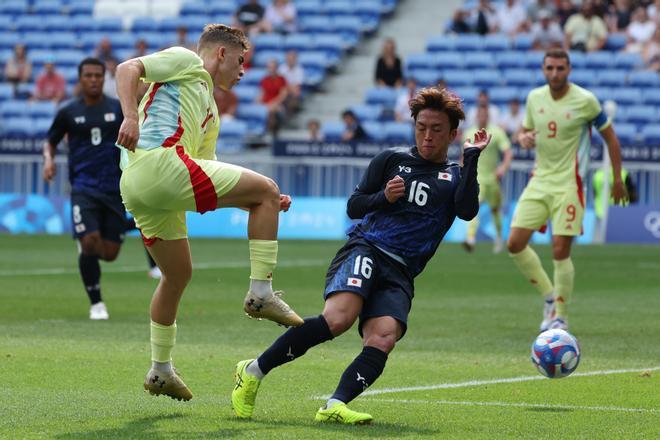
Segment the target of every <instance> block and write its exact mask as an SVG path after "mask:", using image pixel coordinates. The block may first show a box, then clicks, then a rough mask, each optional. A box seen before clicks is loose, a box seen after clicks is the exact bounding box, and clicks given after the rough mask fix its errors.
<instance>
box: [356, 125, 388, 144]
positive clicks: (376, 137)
mask: <svg viewBox="0 0 660 440" xmlns="http://www.w3.org/2000/svg"><path fill="white" fill-rule="evenodd" d="M384 124H386V123H385V122H383V123H381V122H375V121H365V122H363V123H362V128H364V131H365V132H366V133H367V136H369V139H370V140H372V141H375V142H382V141H384V140H385V137H386V135H385V130H384V128H383V126H384Z"/></svg>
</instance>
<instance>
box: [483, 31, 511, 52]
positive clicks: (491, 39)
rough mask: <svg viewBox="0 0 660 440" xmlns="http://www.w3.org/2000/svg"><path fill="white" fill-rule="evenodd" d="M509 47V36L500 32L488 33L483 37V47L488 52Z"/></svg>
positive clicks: (499, 50)
mask: <svg viewBox="0 0 660 440" xmlns="http://www.w3.org/2000/svg"><path fill="white" fill-rule="evenodd" d="M510 47H511V41H510V40H509V37H507V36H506V35H502V34H489V35H486V37H485V38H484V45H483V48H484V50H486V51H489V52H501V51H508V50H509V49H510Z"/></svg>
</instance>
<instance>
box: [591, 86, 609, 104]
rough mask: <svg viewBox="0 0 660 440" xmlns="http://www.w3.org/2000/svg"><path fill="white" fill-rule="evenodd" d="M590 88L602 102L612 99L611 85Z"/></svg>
mask: <svg viewBox="0 0 660 440" xmlns="http://www.w3.org/2000/svg"><path fill="white" fill-rule="evenodd" d="M590 90H591V93H593V94H594V95H595V96H596V98H598V100H599V101H600V102H603V101H605V100H608V99H612V89H611V88H609V87H592V88H591V89H590Z"/></svg>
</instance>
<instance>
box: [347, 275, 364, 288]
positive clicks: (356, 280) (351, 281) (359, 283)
mask: <svg viewBox="0 0 660 440" xmlns="http://www.w3.org/2000/svg"><path fill="white" fill-rule="evenodd" d="M346 284H348V285H349V286H355V287H362V280H361V279H359V278H350V277H349V278H348V281H347V282H346Z"/></svg>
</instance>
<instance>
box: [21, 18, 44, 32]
mask: <svg viewBox="0 0 660 440" xmlns="http://www.w3.org/2000/svg"><path fill="white" fill-rule="evenodd" d="M14 26H15V27H16V31H17V32H21V33H23V34H25V33H28V32H41V31H43V30H44V29H46V23H45V20H44V19H43V17H38V16H36V15H20V16H19V17H18V18H17V19H16V22H15V23H14Z"/></svg>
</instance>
